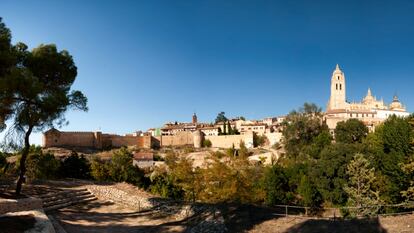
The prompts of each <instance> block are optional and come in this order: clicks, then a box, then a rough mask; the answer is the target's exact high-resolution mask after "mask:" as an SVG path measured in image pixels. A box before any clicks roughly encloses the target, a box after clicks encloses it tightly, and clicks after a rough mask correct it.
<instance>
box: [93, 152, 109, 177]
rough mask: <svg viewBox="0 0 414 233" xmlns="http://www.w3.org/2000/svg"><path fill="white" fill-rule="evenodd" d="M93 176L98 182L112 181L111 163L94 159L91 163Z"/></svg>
mask: <svg viewBox="0 0 414 233" xmlns="http://www.w3.org/2000/svg"><path fill="white" fill-rule="evenodd" d="M91 176H92V178H94V179H95V180H97V181H109V180H111V176H110V175H109V163H108V162H105V161H103V160H101V159H99V158H98V157H95V158H93V159H92V162H91Z"/></svg>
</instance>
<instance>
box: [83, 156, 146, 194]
mask: <svg viewBox="0 0 414 233" xmlns="http://www.w3.org/2000/svg"><path fill="white" fill-rule="evenodd" d="M91 175H92V177H93V178H94V179H95V180H98V181H115V182H128V183H131V184H134V185H137V186H139V187H146V186H147V185H148V181H147V179H146V178H145V176H144V175H145V174H144V172H143V171H142V170H141V169H139V168H138V167H136V166H134V165H133V163H132V154H131V152H129V151H128V149H126V148H122V149H120V150H117V151H115V152H114V153H113V155H112V158H111V160H110V161H108V162H105V161H103V160H101V159H99V158H94V159H92V162H91Z"/></svg>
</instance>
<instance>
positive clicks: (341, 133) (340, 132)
mask: <svg viewBox="0 0 414 233" xmlns="http://www.w3.org/2000/svg"><path fill="white" fill-rule="evenodd" d="M367 135H368V128H367V127H366V126H365V125H364V122H362V121H360V120H358V119H349V120H347V121H342V122H338V124H337V125H336V128H335V140H336V141H337V142H342V143H354V142H362V139H364V138H365V137H366V136H367Z"/></svg>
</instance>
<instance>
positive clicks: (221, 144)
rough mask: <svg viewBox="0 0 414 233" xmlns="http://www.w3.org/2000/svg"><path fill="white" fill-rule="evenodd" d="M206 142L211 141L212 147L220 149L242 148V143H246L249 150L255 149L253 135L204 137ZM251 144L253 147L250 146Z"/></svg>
mask: <svg viewBox="0 0 414 233" xmlns="http://www.w3.org/2000/svg"><path fill="white" fill-rule="evenodd" d="M204 140H210V142H211V146H212V147H218V148H231V147H233V146H234V147H235V148H236V149H239V148H240V143H241V142H244V144H245V146H246V147H248V148H251V147H253V144H252V143H250V142H253V134H245V135H220V136H204ZM250 144H251V145H250Z"/></svg>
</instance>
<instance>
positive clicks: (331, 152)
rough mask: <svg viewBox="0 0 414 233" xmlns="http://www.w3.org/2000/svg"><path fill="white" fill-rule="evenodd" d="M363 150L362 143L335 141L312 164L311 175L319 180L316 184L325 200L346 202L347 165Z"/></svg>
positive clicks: (338, 202)
mask: <svg viewBox="0 0 414 233" xmlns="http://www.w3.org/2000/svg"><path fill="white" fill-rule="evenodd" d="M361 150H362V145H360V144H344V143H335V144H332V145H329V146H327V147H325V148H324V149H323V150H322V151H321V153H320V158H319V159H318V160H317V161H316V162H315V163H313V164H311V166H310V169H311V171H310V174H309V175H310V176H311V177H312V179H313V180H315V181H316V180H317V181H318V182H315V185H316V186H317V188H318V191H319V192H320V193H321V195H322V197H323V200H324V201H327V202H330V203H333V204H339V205H343V204H345V203H346V201H347V194H346V192H345V191H344V189H343V187H344V185H345V184H346V183H347V174H346V170H347V165H348V163H349V162H350V161H351V160H352V158H353V157H354V155H355V153H358V152H360V151H361ZM305 174H306V173H305ZM297 182H298V183H299V182H300V181H297Z"/></svg>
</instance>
